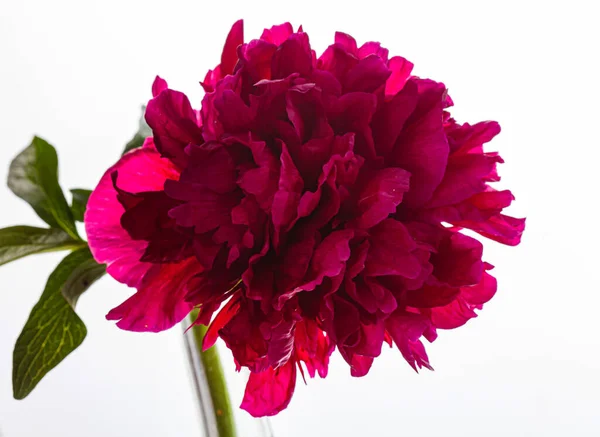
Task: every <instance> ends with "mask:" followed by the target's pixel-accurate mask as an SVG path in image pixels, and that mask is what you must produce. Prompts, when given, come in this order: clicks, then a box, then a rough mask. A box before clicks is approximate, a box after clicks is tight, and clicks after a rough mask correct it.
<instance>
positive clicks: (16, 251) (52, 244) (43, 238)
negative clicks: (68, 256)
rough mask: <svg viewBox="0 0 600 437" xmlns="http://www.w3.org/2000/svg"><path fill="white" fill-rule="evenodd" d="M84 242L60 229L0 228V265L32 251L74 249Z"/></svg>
mask: <svg viewBox="0 0 600 437" xmlns="http://www.w3.org/2000/svg"><path fill="white" fill-rule="evenodd" d="M84 244H85V243H84V242H82V241H81V240H74V239H73V238H71V236H70V235H69V234H67V233H66V232H65V231H63V230H62V229H53V228H49V229H44V228H34V227H33V226H12V227H10V228H4V229H0V266H1V265H2V264H6V263H9V262H11V261H14V260H17V259H19V258H23V257H24V256H27V255H33V254H34V253H42V252H51V251H55V250H65V249H74V248H77V247H81V246H82V245H84Z"/></svg>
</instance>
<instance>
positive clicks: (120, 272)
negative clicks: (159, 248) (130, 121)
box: [84, 147, 179, 287]
mask: <svg viewBox="0 0 600 437" xmlns="http://www.w3.org/2000/svg"><path fill="white" fill-rule="evenodd" d="M115 172H117V173H118V180H119V186H120V188H121V189H123V190H126V191H128V192H131V193H139V192H145V191H161V190H162V189H163V186H164V184H165V181H166V180H170V179H178V178H179V171H178V170H177V168H176V167H175V166H174V165H173V164H171V162H170V161H169V160H167V159H164V158H161V157H160V155H159V154H158V152H157V151H156V150H154V149H153V148H151V147H144V148H140V149H137V150H134V151H132V152H130V153H128V154H126V155H125V156H123V157H122V158H121V159H120V160H119V162H117V163H116V164H115V165H114V166H112V167H111V168H109V169H108V170H107V171H106V173H105V174H104V176H102V179H100V182H99V183H98V186H97V187H96V189H95V190H94V191H93V192H92V194H91V196H90V199H89V201H88V204H87V209H86V212H85V220H84V221H85V229H86V233H87V237H88V243H89V246H90V250H91V251H92V254H93V255H94V258H95V259H96V261H98V262H99V263H101V264H106V265H107V272H108V274H109V275H111V276H112V277H113V278H115V279H116V280H117V281H120V282H123V283H125V284H127V285H129V286H130V287H137V286H138V285H139V284H140V282H141V281H142V280H143V278H144V275H145V274H146V273H147V272H148V270H149V269H150V268H151V266H152V264H150V263H146V262H141V261H140V259H141V258H142V256H143V255H144V252H145V250H146V248H147V246H148V242H147V241H142V240H133V239H132V238H131V236H130V235H129V233H128V232H127V231H126V230H125V229H124V228H123V226H122V225H121V217H122V216H123V213H124V212H125V209H124V208H123V206H122V205H121V203H120V202H119V200H118V199H117V195H118V193H117V191H116V189H115V187H114V185H113V182H112V179H111V178H112V174H113V173H115Z"/></svg>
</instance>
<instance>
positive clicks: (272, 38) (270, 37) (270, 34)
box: [260, 23, 301, 46]
mask: <svg viewBox="0 0 600 437" xmlns="http://www.w3.org/2000/svg"><path fill="white" fill-rule="evenodd" d="M298 32H301V31H300V30H298ZM292 33H294V28H293V27H292V25H291V24H290V23H283V24H279V25H276V26H273V27H271V28H270V29H265V30H264V31H263V33H262V35H261V36H260V39H262V40H265V41H268V42H270V43H272V44H275V45H276V46H278V45H281V44H283V42H284V41H285V40H286V39H288V38H289V37H290V35H291V34H292Z"/></svg>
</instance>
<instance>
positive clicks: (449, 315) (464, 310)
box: [431, 264, 497, 329]
mask: <svg viewBox="0 0 600 437" xmlns="http://www.w3.org/2000/svg"><path fill="white" fill-rule="evenodd" d="M491 268H492V266H491V265H489V264H486V265H485V270H490V269H491ZM496 288H497V282H496V278H494V277H493V276H492V275H490V274H489V273H487V272H486V271H484V272H483V274H482V276H481V281H480V282H479V283H478V284H476V285H472V286H470V287H461V289H460V293H459V294H458V296H457V297H456V299H455V300H454V301H453V302H452V303H450V304H448V305H446V306H443V307H436V308H432V309H431V321H432V322H433V324H434V325H435V326H436V327H437V328H440V329H454V328H458V327H459V326H462V325H464V324H465V323H467V322H468V321H469V319H472V318H473V317H477V314H476V313H475V311H474V310H475V309H481V308H482V307H483V304H484V303H486V302H488V301H489V300H490V299H491V298H492V297H493V296H494V294H495V293H496Z"/></svg>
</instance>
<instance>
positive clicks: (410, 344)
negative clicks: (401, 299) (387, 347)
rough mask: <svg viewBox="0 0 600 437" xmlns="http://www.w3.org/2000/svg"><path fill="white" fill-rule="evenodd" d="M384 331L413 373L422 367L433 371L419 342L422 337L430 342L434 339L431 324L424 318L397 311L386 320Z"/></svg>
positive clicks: (434, 335)
mask: <svg viewBox="0 0 600 437" xmlns="http://www.w3.org/2000/svg"><path fill="white" fill-rule="evenodd" d="M386 330H387V332H388V333H389V334H390V336H391V337H392V339H393V340H394V343H395V344H396V347H397V348H398V349H399V350H400V352H401V353H402V356H403V357H404V359H405V360H406V362H407V363H408V364H410V366H411V367H412V368H413V369H414V370H415V372H416V371H418V369H420V368H422V367H425V368H427V369H429V370H433V368H432V367H431V365H430V364H429V358H428V357H427V353H426V352H425V348H424V347H423V343H421V340H419V339H420V338H421V336H423V335H425V336H426V337H427V338H428V339H429V340H430V341H433V340H434V339H435V337H436V334H435V330H434V328H433V327H432V326H431V322H430V321H429V320H428V319H427V318H426V317H425V316H423V315H420V314H413V313H406V312H402V311H397V312H396V313H394V314H393V315H392V316H391V317H390V318H389V319H387V321H386Z"/></svg>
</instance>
